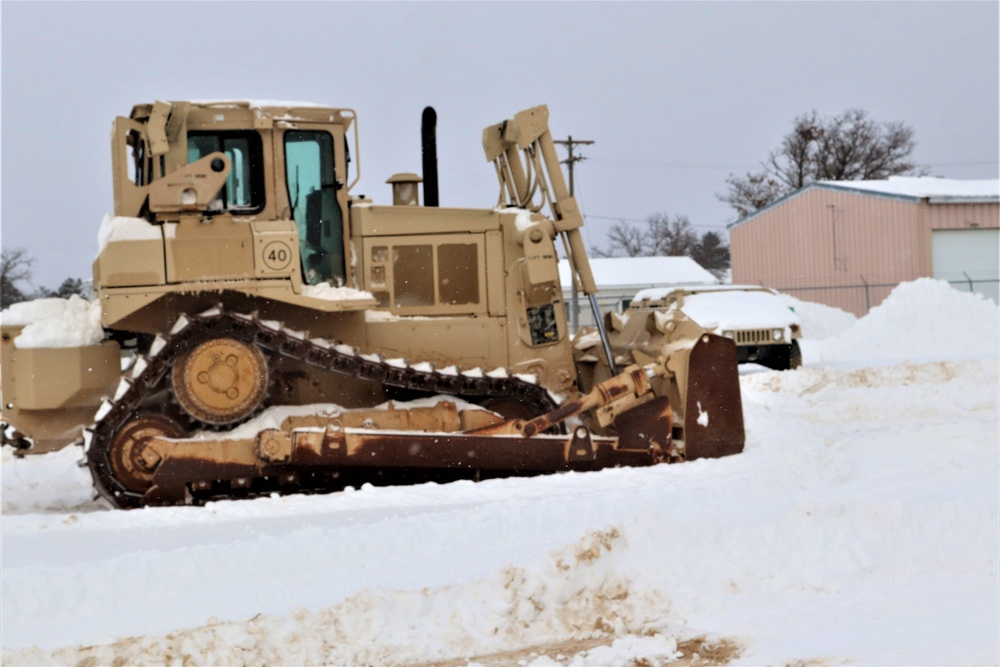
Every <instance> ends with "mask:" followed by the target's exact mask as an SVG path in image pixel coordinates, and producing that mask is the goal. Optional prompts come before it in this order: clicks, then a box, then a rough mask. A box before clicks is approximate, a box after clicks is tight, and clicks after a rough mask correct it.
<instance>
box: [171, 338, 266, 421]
mask: <svg viewBox="0 0 1000 667" xmlns="http://www.w3.org/2000/svg"><path fill="white" fill-rule="evenodd" d="M171 383H172V386H173V390H174V397H175V398H176V399H177V403H178V404H179V405H180V406H181V408H183V409H184V412H186V413H187V414H188V415H189V416H190V417H191V418H193V419H195V420H197V421H199V422H202V423H203V424H207V425H209V426H224V425H227V424H235V423H237V422H240V421H242V420H243V419H245V418H247V417H249V416H250V415H252V414H253V413H254V412H255V411H256V410H257V409H258V408H259V407H260V406H261V404H262V403H263V401H264V398H265V396H266V395H267V385H268V368H267V360H266V359H265V357H264V354H263V353H262V352H261V350H260V348H258V347H257V346H256V345H254V344H253V343H250V342H245V341H242V340H237V339H235V338H229V337H220V338H212V339H209V340H206V341H205V342H203V343H201V344H199V345H197V346H195V347H194V348H193V349H191V350H190V351H189V352H187V353H186V354H185V355H184V356H183V357H182V358H181V359H180V360H179V361H178V362H177V363H176V364H174V367H173V369H172V371H171Z"/></svg>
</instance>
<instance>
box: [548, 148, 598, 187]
mask: <svg viewBox="0 0 1000 667" xmlns="http://www.w3.org/2000/svg"><path fill="white" fill-rule="evenodd" d="M552 143H554V144H559V145H560V146H565V147H566V150H568V151H569V157H568V158H566V159H565V160H563V161H562V162H560V164H565V165H567V168H568V169H569V196H570V197H572V196H573V165H574V164H575V163H577V162H579V161H580V160H586V159H587V158H585V157H584V156H582V155H573V147H574V146H578V145H580V146H589V145H590V144H592V143H594V142H593V141H589V140H585V139H574V138H573V135H572V134H571V135H569V137H567V138H566V139H553V140H552Z"/></svg>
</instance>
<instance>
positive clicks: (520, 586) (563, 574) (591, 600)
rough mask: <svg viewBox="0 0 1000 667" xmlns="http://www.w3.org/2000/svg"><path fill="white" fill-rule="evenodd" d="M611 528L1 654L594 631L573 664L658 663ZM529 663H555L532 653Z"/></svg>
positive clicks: (660, 652)
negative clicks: (72, 644) (395, 581)
mask: <svg viewBox="0 0 1000 667" xmlns="http://www.w3.org/2000/svg"><path fill="white" fill-rule="evenodd" d="M623 541H624V540H623V537H622V534H621V532H620V531H619V530H618V529H616V528H609V529H607V530H603V531H594V532H591V533H589V534H587V535H585V536H584V537H583V538H582V539H580V540H579V541H578V542H577V543H576V544H573V545H569V546H567V547H566V548H563V549H560V550H557V551H556V552H554V553H552V554H550V555H549V557H548V558H545V559H543V560H541V561H539V562H536V563H534V564H531V565H528V566H523V567H515V566H511V567H506V568H503V569H502V570H500V571H498V572H496V573H495V574H493V575H492V576H489V577H486V578H483V579H478V580H474V581H471V582H468V583H464V584H460V585H452V586H443V587H439V588H435V589H423V590H419V591H401V590H378V591H366V592H362V593H359V594H357V595H354V596H351V597H350V598H348V599H346V600H344V601H343V602H341V603H340V604H337V605H334V606H331V607H327V608H324V609H319V610H316V611H309V610H306V609H298V610H296V611H295V612H294V613H293V614H291V615H290V616H287V617H281V616H272V615H263V614H261V615H257V616H254V617H253V618H251V619H250V620H248V621H244V622H228V623H227V622H221V621H218V620H210V621H209V622H208V623H207V624H205V625H203V626H200V627H196V628H190V629H183V630H178V631H176V632H172V633H170V634H168V635H164V636H148V637H128V638H125V639H121V640H119V641H116V642H114V643H111V644H106V645H97V646H89V647H82V648H65V649H57V650H54V651H43V650H38V649H27V650H22V651H16V652H8V651H5V652H4V654H3V661H4V663H5V664H18V665H47V664H79V663H80V662H81V661H86V662H87V663H88V664H160V663H167V664H174V663H177V664H184V665H246V664H285V665H292V664H294V665H356V666H362V665H371V666H389V665H405V664H411V663H415V662H426V661H433V660H443V659H454V658H455V657H456V656H465V657H466V658H470V657H472V656H474V655H483V654H484V653H485V654H488V653H499V652H510V651H512V650H515V649H518V648H527V647H533V646H539V645H543V644H546V643H548V642H550V641H551V638H552V637H560V638H562V639H563V640H564V641H565V640H574V639H576V640H585V639H586V640H589V639H605V641H604V642H602V643H604V644H605V645H603V646H598V647H595V648H592V649H590V650H588V651H583V652H581V653H580V655H579V656H576V659H575V660H574V661H573V662H572V663H571V664H572V665H575V666H578V667H591V666H595V665H600V666H602V667H604V666H608V665H616V664H621V665H625V664H635V663H633V662H632V661H633V660H634V659H635V658H637V657H639V658H643V659H646V660H647V662H645V663H641V664H648V665H655V664H665V663H667V662H671V661H673V660H675V659H676V658H678V657H680V654H679V653H678V652H677V642H676V640H675V639H674V638H673V637H672V636H669V635H668V636H663V635H661V634H659V632H658V629H660V626H662V625H663V623H662V620H661V619H662V618H663V617H664V616H665V615H666V614H667V612H668V611H669V604H668V602H667V600H666V599H665V598H664V597H663V596H662V595H660V594H658V593H655V592H651V591H646V592H642V591H637V590H634V589H633V588H632V584H631V582H630V581H629V580H628V579H626V578H623V577H621V576H619V575H618V574H617V573H616V569H617V567H616V565H617V563H618V558H616V557H615V555H614V554H615V552H616V551H620V550H622V549H623V548H625V547H624V544H623ZM532 664H535V665H538V667H542V665H545V664H548V665H557V664H561V663H559V662H553V661H548V662H546V661H543V660H536V661H534V662H533V663H532Z"/></svg>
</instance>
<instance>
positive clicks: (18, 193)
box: [0, 1, 1000, 287]
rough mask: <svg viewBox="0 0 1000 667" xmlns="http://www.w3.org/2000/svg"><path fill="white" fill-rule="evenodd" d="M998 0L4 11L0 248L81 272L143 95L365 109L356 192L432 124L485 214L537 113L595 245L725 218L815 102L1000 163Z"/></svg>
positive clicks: (41, 278)
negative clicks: (501, 154) (564, 165)
mask: <svg viewBox="0 0 1000 667" xmlns="http://www.w3.org/2000/svg"><path fill="white" fill-rule="evenodd" d="M998 6H1000V5H998V3H996V2H973V3H963V2H922V3H906V2H891V3H890V2H885V3H882V2H879V3H874V2H873V3H855V2H833V3H822V2H816V3H778V2H756V3H729V2H718V3H687V2H662V3H621V2H618V3H616V2H608V3H582V2H581V3H578V2H561V3H552V4H544V3H488V2H481V3H451V2H449V3H375V2H366V3H290V2H289V3H278V2H273V3H271V2H251V3H229V2H199V3H185V2H167V3H158V2H134V3H124V2H115V3H97V2H80V3H65V4H63V3H48V2H45V3H41V2H9V1H8V2H3V4H2V31H3V34H2V63H3V71H2V77H3V88H2V131H3V134H2V140H3V144H2V148H3V162H2V178H3V180H2V237H0V241H2V244H3V247H5V248H8V247H17V246H22V247H25V248H27V249H28V251H29V253H30V254H31V255H33V256H34V257H35V258H36V259H37V264H36V268H35V279H34V284H35V285H45V286H48V287H55V286H57V285H58V284H59V283H60V282H61V281H62V280H63V279H64V278H66V277H71V276H72V277H83V278H89V277H90V263H91V261H92V260H93V257H94V253H95V251H96V247H97V245H96V235H97V229H98V226H99V224H100V221H101V218H102V217H103V215H104V213H105V212H107V211H110V210H111V208H112V189H111V180H110V173H111V164H110V163H111V161H110V147H109V136H110V129H111V121H112V119H113V118H114V117H115V116H118V115H124V116H127V115H128V113H129V111H130V110H131V107H132V105H133V104H135V103H140V102H152V101H154V100H157V99H164V100H181V99H278V100H298V101H313V102H318V103H322V104H328V105H330V106H340V107H350V108H353V109H355V110H356V111H357V112H358V115H359V117H360V131H361V166H362V180H361V183H360V184H359V186H358V188H357V189H356V190H355V191H354V192H355V193H363V194H366V195H369V196H372V197H374V199H375V201H376V203H391V193H390V186H388V185H386V184H385V180H386V178H388V177H389V176H390V175H392V174H393V173H396V172H400V171H416V172H419V171H420V169H421V165H420V114H421V111H422V110H423V108H424V107H425V106H427V105H432V106H434V107H435V108H436V110H437V113H438V131H437V133H438V143H439V147H438V158H439V161H440V171H441V174H440V180H441V204H442V205H443V206H470V207H492V206H493V205H494V204H495V203H496V200H497V194H498V186H497V184H496V177H495V175H494V172H493V168H492V166H490V165H489V164H487V163H486V161H485V159H484V157H483V153H482V148H481V144H480V139H481V133H482V129H483V128H484V127H486V126H487V125H491V124H493V123H496V122H499V121H501V120H503V119H504V118H509V117H510V116H511V115H512V114H514V113H515V112H517V111H519V110H521V109H524V108H527V107H531V106H535V105H537V104H543V103H545V104H548V105H549V109H550V112H551V117H550V121H551V125H552V130H553V134H554V135H555V137H556V138H565V137H566V136H567V135H569V134H571V135H573V137H574V138H576V139H590V140H594V141H595V142H596V143H595V144H593V145H592V146H587V147H584V148H583V149H582V151H581V152H582V153H583V154H584V155H586V157H587V158H588V159H587V160H586V161H584V162H581V163H578V165H577V169H576V193H577V198H578V199H579V200H580V204H581V207H582V209H583V211H584V214H585V216H586V217H587V228H586V232H585V233H586V237H587V239H588V245H591V246H592V245H596V244H602V243H603V240H604V233H605V231H606V230H607V229H608V227H610V226H611V225H612V224H613V223H614V221H615V220H616V219H626V220H640V221H641V220H642V219H644V218H645V217H646V216H647V215H650V214H652V213H655V212H665V213H669V214H671V215H673V214H683V215H687V216H689V217H690V219H691V221H692V223H693V224H694V225H696V226H697V227H698V228H699V231H704V230H707V229H709V228H715V229H719V228H723V227H724V226H725V224H726V223H727V222H729V221H731V220H732V219H733V218H734V214H733V213H732V211H731V209H729V207H728V206H726V205H725V204H722V203H721V202H719V201H718V200H717V199H716V194H718V193H722V192H723V191H724V190H725V178H726V176H727V175H728V174H729V173H737V174H742V173H745V172H746V171H749V170H755V169H756V168H758V166H759V163H760V161H761V160H762V159H764V157H765V156H766V155H767V153H768V152H769V151H770V150H772V149H774V148H776V147H777V146H778V144H779V143H780V141H781V138H782V137H783V135H784V134H785V133H786V132H787V131H788V130H790V129H791V125H792V121H793V119H794V118H795V117H796V116H798V115H800V114H802V113H804V112H807V111H809V110H811V109H816V110H817V111H819V112H820V114H822V115H834V114H837V113H840V112H842V111H844V110H845V109H848V108H853V107H861V108H864V109H866V110H867V111H868V112H869V113H870V115H871V116H872V117H873V118H874V119H876V120H878V121H894V120H901V121H904V122H906V123H907V124H909V125H910V126H911V127H913V129H914V131H915V136H916V140H917V148H916V151H915V153H914V155H913V157H914V159H915V160H916V161H917V162H918V163H920V164H922V165H925V166H927V167H928V168H929V169H930V172H931V173H932V174H935V175H939V176H947V177H951V178H997V175H998V164H997V162H998V152H1000V149H998V146H1000V138H998V126H1000V110H998V100H1000V91H998V80H1000V73H998V62H1000V52H998V41H1000V40H998V25H1000V17H998Z"/></svg>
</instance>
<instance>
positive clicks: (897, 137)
mask: <svg viewBox="0 0 1000 667" xmlns="http://www.w3.org/2000/svg"><path fill="white" fill-rule="evenodd" d="M914 146H915V142H914V141H913V129H912V128H910V127H907V126H906V125H905V124H903V123H902V122H886V123H878V122H876V121H874V120H872V119H871V118H870V117H869V116H868V113H867V112H866V111H864V110H863V109H849V110H847V111H845V112H844V113H842V114H840V115H839V116H834V117H833V118H820V117H819V115H818V114H817V113H816V111H815V110H814V111H811V112H809V113H807V114H805V115H803V116H799V117H798V118H796V119H795V124H794V127H793V128H792V131H791V132H790V133H788V134H787V135H785V138H784V139H783V140H782V142H781V147H780V148H779V149H778V150H776V151H772V152H771V153H770V155H768V157H767V159H766V160H764V162H762V163H761V167H763V170H762V171H759V172H754V173H748V174H746V176H744V177H742V178H741V177H737V176H734V175H733V174H730V175H729V177H728V178H726V184H727V185H728V186H729V191H728V192H727V193H726V194H724V195H719V199H720V200H721V201H724V202H726V203H727V204H729V205H730V206H732V207H733V208H734V209H735V210H736V212H737V213H738V214H739V215H740V216H746V215H749V214H750V213H753V212H754V211H757V210H759V209H761V208H763V207H765V206H767V205H768V204H770V203H771V202H773V201H775V200H777V199H779V198H781V197H783V196H785V195H787V194H790V193H792V192H794V191H796V190H798V189H800V188H802V187H805V186H806V185H808V184H810V183H812V182H814V181H857V180H870V179H880V178H888V177H889V176H894V175H898V174H908V173H914V174H916V173H918V168H917V165H916V164H914V163H913V162H910V161H909V159H908V158H909V156H910V153H912V152H913V148H914Z"/></svg>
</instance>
